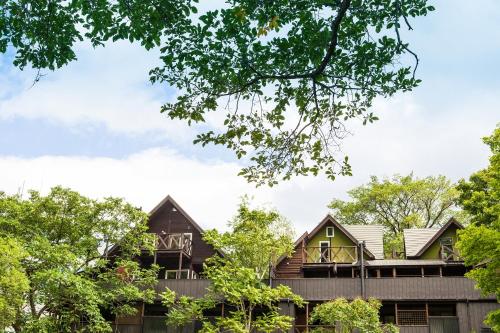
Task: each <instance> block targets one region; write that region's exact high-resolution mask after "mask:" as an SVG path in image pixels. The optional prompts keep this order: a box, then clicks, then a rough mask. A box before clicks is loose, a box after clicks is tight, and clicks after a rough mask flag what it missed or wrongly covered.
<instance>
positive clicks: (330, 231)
mask: <svg viewBox="0 0 500 333" xmlns="http://www.w3.org/2000/svg"><path fill="white" fill-rule="evenodd" d="M334 235H335V229H334V228H333V227H326V237H333V236H334Z"/></svg>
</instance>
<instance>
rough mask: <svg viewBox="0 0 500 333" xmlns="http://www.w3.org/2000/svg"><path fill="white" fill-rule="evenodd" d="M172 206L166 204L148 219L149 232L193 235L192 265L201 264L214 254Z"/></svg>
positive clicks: (197, 231) (169, 203)
mask: <svg viewBox="0 0 500 333" xmlns="http://www.w3.org/2000/svg"><path fill="white" fill-rule="evenodd" d="M173 208H174V206H173V204H172V203H171V202H168V201H167V202H166V203H165V204H164V205H163V207H162V208H161V209H160V210H158V211H157V212H156V213H155V214H154V215H152V216H151V217H150V219H149V230H150V231H151V232H154V233H158V234H159V233H161V232H162V231H164V232H166V233H189V232H191V233H192V234H193V254H192V258H193V259H192V262H193V264H201V263H203V261H204V260H205V259H206V258H208V257H210V256H212V255H213V254H214V250H213V248H212V247H211V246H210V245H208V244H207V243H205V242H204V241H203V240H202V235H201V233H200V231H199V230H198V229H196V228H195V227H194V226H193V225H192V224H191V223H190V221H189V220H188V218H187V217H185V216H184V215H183V214H182V213H181V212H180V211H178V210H177V211H173Z"/></svg>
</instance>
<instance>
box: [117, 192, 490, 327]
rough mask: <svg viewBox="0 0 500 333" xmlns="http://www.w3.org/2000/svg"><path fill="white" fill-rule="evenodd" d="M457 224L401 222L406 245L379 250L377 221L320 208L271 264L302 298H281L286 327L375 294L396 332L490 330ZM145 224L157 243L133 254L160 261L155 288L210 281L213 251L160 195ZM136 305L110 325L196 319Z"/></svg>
mask: <svg viewBox="0 0 500 333" xmlns="http://www.w3.org/2000/svg"><path fill="white" fill-rule="evenodd" d="M462 228H463V227H462V225H461V224H460V223H459V222H457V221H456V220H454V219H450V220H449V221H448V222H447V223H446V224H445V225H444V226H442V227H441V228H433V229H409V230H405V231H404V247H405V253H403V254H401V256H395V255H391V256H390V257H385V256H384V247H383V232H384V230H383V227H382V226H377V225H342V224H340V223H338V222H337V221H335V219H334V218H333V217H332V216H330V215H328V216H326V217H325V218H324V219H323V220H322V221H321V222H320V223H319V224H318V225H317V226H316V227H315V228H314V229H313V230H312V231H311V232H309V233H308V232H305V233H304V234H302V235H301V236H300V237H299V238H298V239H297V241H296V242H295V249H294V252H293V254H292V255H291V256H290V257H284V258H280V260H279V262H278V263H277V265H276V267H275V269H274V272H273V276H272V280H271V283H272V284H273V285H279V284H283V285H287V286H290V287H291V288H292V290H293V291H294V292H295V293H296V294H299V295H301V296H302V297H303V298H304V299H305V300H306V301H308V304H307V305H306V306H305V307H304V308H296V307H295V306H294V305H293V304H291V303H290V302H288V301H287V300H283V302H281V303H280V307H281V309H282V311H283V313H286V314H289V315H290V316H292V317H294V318H295V320H294V327H293V328H292V329H291V330H290V333H292V332H293V333H299V332H309V331H310V330H311V329H312V328H314V327H312V326H311V325H310V324H309V323H308V317H309V314H310V312H311V311H312V309H313V308H314V306H315V305H317V304H319V303H321V302H325V301H328V300H331V299H335V298H338V297H344V298H347V299H354V298H357V297H360V298H369V297H374V298H377V299H379V300H380V301H381V302H382V308H381V310H380V318H381V320H382V321H383V322H385V323H389V322H390V323H394V324H396V325H398V326H399V328H400V332H402V333H424V332H426V333H428V332H430V333H452V332H461V333H466V332H467V333H468V332H471V331H474V332H477V333H480V332H490V331H491V330H490V329H489V328H487V327H486V326H485V325H484V323H483V320H484V318H485V316H486V314H487V313H488V312H489V311H491V310H494V309H498V308H499V304H498V303H497V300H496V298H495V297H494V296H482V295H481V294H480V292H479V291H478V290H476V289H475V287H474V282H473V281H471V280H469V279H467V278H466V277H464V274H465V273H466V272H467V267H465V265H464V263H463V261H462V260H461V258H460V255H459V253H458V251H457V250H456V248H455V246H454V245H455V242H456V240H457V231H458V230H460V229H462ZM150 231H151V232H154V233H155V234H156V235H157V250H156V251H155V254H154V255H152V256H143V257H141V258H140V260H141V261H142V262H143V263H144V264H148V263H152V262H155V263H157V264H159V265H160V266H161V267H162V270H161V271H160V275H159V281H158V285H157V291H158V292H161V291H163V290H164V289H165V287H169V288H170V289H172V290H174V291H176V292H177V293H179V294H181V295H188V296H192V297H201V296H203V295H204V293H205V291H206V288H207V286H208V285H209V281H207V280H204V279H202V278H200V277H201V276H200V274H201V272H202V263H203V261H204V260H205V259H206V258H207V257H209V256H211V255H213V254H214V253H215V252H214V249H213V248H211V247H210V246H209V245H208V244H206V243H205V242H204V241H203V240H202V234H203V230H202V229H201V227H200V226H199V225H198V224H197V223H196V222H195V221H194V220H193V219H192V218H191V217H189V215H188V214H187V213H186V212H185V211H184V210H183V209H182V208H181V207H180V206H179V205H178V204H177V203H176V202H175V201H174V200H173V199H172V198H171V197H170V196H167V197H166V198H165V199H164V200H163V201H162V202H161V203H160V204H159V205H158V206H157V207H156V208H155V209H153V211H152V212H151V214H150ZM138 308H139V310H140V311H138V314H137V315H136V316H135V317H132V318H130V317H129V318H118V319H116V321H115V324H114V328H115V331H116V332H122V333H160V332H196V331H197V324H196V323H193V324H192V325H189V326H187V327H184V328H183V329H177V328H167V327H166V326H165V323H164V316H165V312H166V311H168V309H165V308H163V307H162V306H160V305H159V304H145V305H143V304H139V305H138Z"/></svg>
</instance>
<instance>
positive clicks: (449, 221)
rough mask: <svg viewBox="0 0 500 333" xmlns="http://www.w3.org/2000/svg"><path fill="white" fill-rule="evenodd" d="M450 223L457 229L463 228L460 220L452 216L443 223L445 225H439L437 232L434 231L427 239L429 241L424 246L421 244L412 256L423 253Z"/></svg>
mask: <svg viewBox="0 0 500 333" xmlns="http://www.w3.org/2000/svg"><path fill="white" fill-rule="evenodd" d="M452 225H454V226H456V227H457V228H458V229H463V228H464V226H463V225H462V224H461V223H460V222H458V221H457V220H455V218H453V217H452V218H450V219H449V220H448V222H446V224H445V225H443V226H442V227H441V229H439V231H438V232H436V234H435V235H434V236H433V237H432V238H431V239H429V241H428V242H427V243H425V245H424V246H423V247H422V248H421V249H420V250H419V251H418V252H417V254H415V256H414V257H420V256H421V255H422V254H424V253H425V251H427V249H428V248H429V247H430V246H431V245H432V244H434V242H435V241H436V240H438V239H439V237H441V235H442V234H443V233H444V232H445V231H446V230H448V229H449V228H450V227H451V226H452Z"/></svg>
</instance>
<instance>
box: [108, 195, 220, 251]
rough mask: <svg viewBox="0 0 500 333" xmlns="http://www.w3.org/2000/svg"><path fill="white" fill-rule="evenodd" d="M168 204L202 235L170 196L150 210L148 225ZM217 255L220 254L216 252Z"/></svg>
mask: <svg viewBox="0 0 500 333" xmlns="http://www.w3.org/2000/svg"><path fill="white" fill-rule="evenodd" d="M168 203H170V204H171V205H172V206H173V207H174V208H175V209H176V210H177V211H178V212H179V213H181V214H182V215H183V216H184V217H185V218H186V220H187V222H188V223H189V224H191V225H192V226H193V227H194V228H195V229H196V230H197V231H199V232H200V234H203V232H204V231H203V229H202V228H201V227H200V226H199V225H198V223H196V222H195V221H194V220H193V218H192V217H191V216H189V214H188V213H187V212H186V211H185V210H184V209H182V207H181V206H179V204H178V203H177V202H176V201H175V200H174V198H172V197H171V196H170V195H167V196H166V197H165V198H163V200H162V201H160V203H159V204H158V205H156V206H155V207H154V208H153V209H152V210H151V212H149V219H148V225H150V224H149V223H151V220H152V218H153V217H154V216H155V215H156V214H157V213H159V212H160V211H161V210H162V208H164V207H165V206H166V205H167V204H168ZM118 247H119V244H115V245H113V246H112V247H111V249H110V250H109V251H108V254H111V253H113V252H115V251H116V250H117V249H118ZM218 253H220V252H219V251H218Z"/></svg>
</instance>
